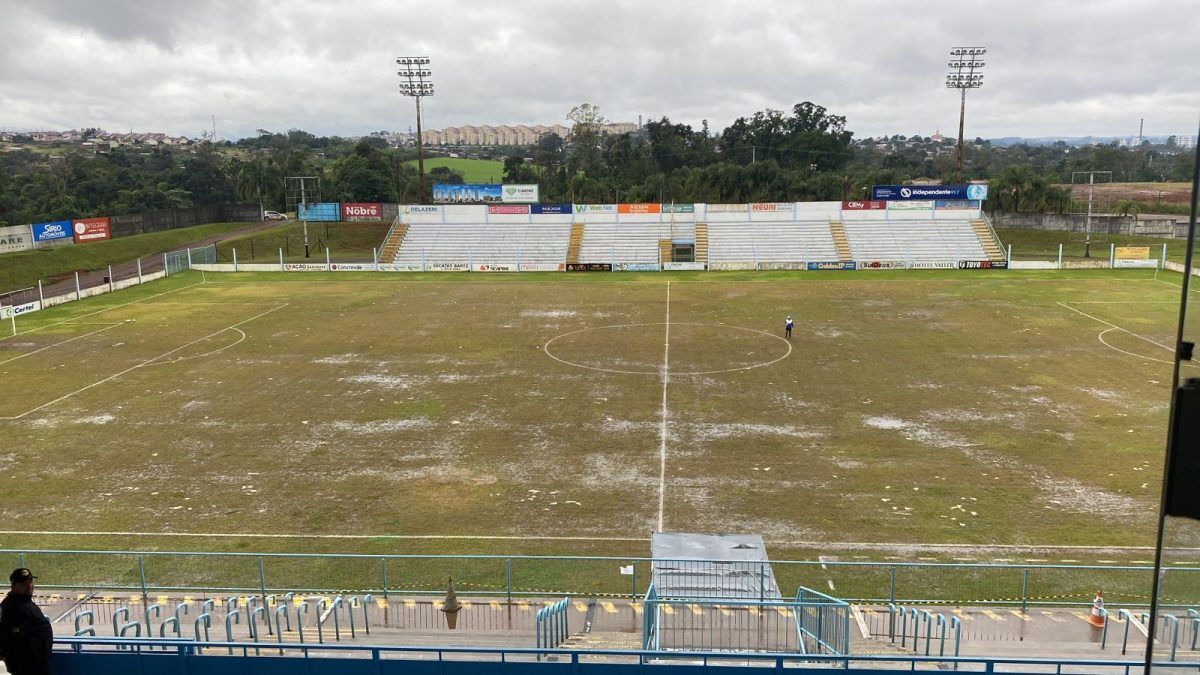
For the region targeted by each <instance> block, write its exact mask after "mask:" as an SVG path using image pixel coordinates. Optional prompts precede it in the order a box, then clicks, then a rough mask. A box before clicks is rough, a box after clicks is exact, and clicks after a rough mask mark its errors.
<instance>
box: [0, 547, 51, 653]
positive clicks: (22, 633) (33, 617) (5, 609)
mask: <svg viewBox="0 0 1200 675" xmlns="http://www.w3.org/2000/svg"><path fill="white" fill-rule="evenodd" d="M36 578H37V577H35V576H33V573H32V572H30V571H29V570H28V569H26V568H24V567H18V568H17V569H15V570H13V571H12V574H10V575H8V580H9V582H11V583H12V589H11V590H10V591H9V592H8V595H6V596H4V600H3V601H0V658H2V659H3V660H4V667H5V668H7V669H8V672H9V673H10V675H50V650H51V649H52V648H53V646H54V629H52V628H51V627H50V620H49V619H47V618H46V615H45V614H43V613H42V610H41V608H39V607H38V606H37V605H35V604H34V603H33V580H34V579H36Z"/></svg>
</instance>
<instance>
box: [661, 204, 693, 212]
mask: <svg viewBox="0 0 1200 675" xmlns="http://www.w3.org/2000/svg"><path fill="white" fill-rule="evenodd" d="M662 212H663V213H695V212H696V205H695V204H663V205H662Z"/></svg>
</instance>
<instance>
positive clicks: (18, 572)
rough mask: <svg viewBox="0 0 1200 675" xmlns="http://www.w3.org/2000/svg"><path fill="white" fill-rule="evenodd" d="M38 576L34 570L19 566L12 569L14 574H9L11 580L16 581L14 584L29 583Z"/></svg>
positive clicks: (11, 581)
mask: <svg viewBox="0 0 1200 675" xmlns="http://www.w3.org/2000/svg"><path fill="white" fill-rule="evenodd" d="M36 578H37V577H35V576H33V572H30V571H29V570H28V569H26V568H24V567H18V568H17V569H15V570H13V571H12V574H10V575H8V580H9V582H10V583H14V584H23V583H27V582H28V581H30V580H31V579H36Z"/></svg>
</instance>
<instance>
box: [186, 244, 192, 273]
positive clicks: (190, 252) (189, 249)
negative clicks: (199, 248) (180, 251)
mask: <svg viewBox="0 0 1200 675" xmlns="http://www.w3.org/2000/svg"><path fill="white" fill-rule="evenodd" d="M187 251H188V269H189V270H190V269H192V247H191V246H189V247H188V250H187Z"/></svg>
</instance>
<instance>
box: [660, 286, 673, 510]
mask: <svg viewBox="0 0 1200 675" xmlns="http://www.w3.org/2000/svg"><path fill="white" fill-rule="evenodd" d="M670 365H671V282H670V281H668V282H667V320H666V331H665V335H664V337H663V365H662V385H663V386H662V424H661V427H660V429H659V437H660V442H659V446H658V530H657V531H658V532H662V531H663V510H664V505H665V503H666V492H667V383H668V382H670V380H671V371H670Z"/></svg>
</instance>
